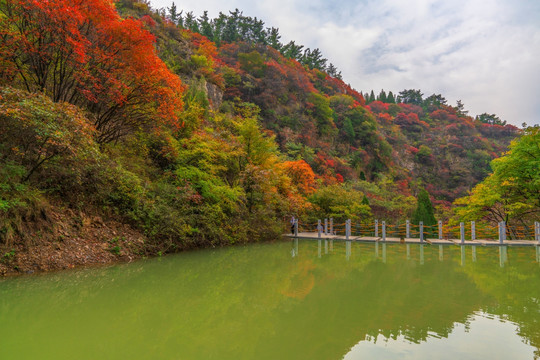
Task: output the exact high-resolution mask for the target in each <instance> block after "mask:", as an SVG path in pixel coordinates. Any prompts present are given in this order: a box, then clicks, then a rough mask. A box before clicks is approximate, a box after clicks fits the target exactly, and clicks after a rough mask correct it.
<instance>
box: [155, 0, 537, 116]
mask: <svg viewBox="0 0 540 360" xmlns="http://www.w3.org/2000/svg"><path fill="white" fill-rule="evenodd" d="M150 2H151V4H152V7H154V8H163V7H169V6H170V5H171V3H172V0H150ZM175 3H176V5H177V7H178V8H179V10H184V12H187V11H193V13H194V14H195V15H197V16H200V15H201V14H202V12H203V11H204V10H208V11H209V15H210V16H211V17H215V16H217V15H218V13H219V12H220V11H222V12H227V11H229V10H234V9H235V8H238V9H240V10H241V11H243V12H244V15H247V16H251V17H257V18H259V19H262V20H263V21H264V22H265V23H266V26H267V27H270V26H273V27H277V28H279V29H280V34H281V36H282V38H281V41H282V42H283V43H286V42H288V41H290V40H295V42H296V43H297V44H302V45H305V46H306V47H310V48H312V49H313V48H320V49H321V51H322V52H323V54H324V57H326V58H327V59H328V60H329V61H330V62H332V63H333V64H334V65H336V66H337V67H338V69H339V70H341V72H342V75H343V79H344V80H345V82H348V83H350V84H351V85H352V86H353V87H354V88H356V89H357V90H361V91H363V92H366V91H368V90H371V89H373V90H375V93H376V94H377V93H378V92H379V91H380V90H381V89H385V90H386V91H387V92H388V91H389V90H391V91H393V92H394V93H398V92H399V91H401V90H403V89H421V90H422V92H423V93H424V95H425V96H426V97H427V96H429V95H431V94H433V93H435V94H442V95H443V96H444V97H445V98H446V99H447V100H448V102H449V104H450V105H455V104H456V101H457V100H458V99H461V100H462V102H463V103H464V105H465V109H466V110H469V114H470V115H473V116H474V115H478V114H481V113H484V112H487V113H490V114H492V113H495V114H497V115H498V116H499V117H500V118H501V119H503V120H506V121H507V122H508V123H511V124H514V125H518V126H521V124H522V123H523V122H526V123H527V124H529V125H532V124H540V100H539V96H540V1H538V0H523V1H522V0H499V1H497V0H451V1H449V0H446V1H432V0H408V1H403V0H376V1H375V0H357V1H354V0H341V1H339V2H338V1H325V0H311V1H302V0H273V1H253V0H249V1H247V0H230V1H223V0H175Z"/></svg>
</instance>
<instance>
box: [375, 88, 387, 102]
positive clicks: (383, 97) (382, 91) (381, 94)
mask: <svg viewBox="0 0 540 360" xmlns="http://www.w3.org/2000/svg"><path fill="white" fill-rule="evenodd" d="M377 100H379V101H381V102H383V103H385V102H387V100H386V92H384V90H381V92H380V93H379V96H377Z"/></svg>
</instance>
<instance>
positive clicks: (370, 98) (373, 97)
mask: <svg viewBox="0 0 540 360" xmlns="http://www.w3.org/2000/svg"><path fill="white" fill-rule="evenodd" d="M374 101H375V93H374V92H373V90H371V93H369V99H368V101H367V103H368V104H369V103H372V102H374Z"/></svg>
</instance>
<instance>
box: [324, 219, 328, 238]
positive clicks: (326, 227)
mask: <svg viewBox="0 0 540 360" xmlns="http://www.w3.org/2000/svg"><path fill="white" fill-rule="evenodd" d="M324 235H328V218H324Z"/></svg>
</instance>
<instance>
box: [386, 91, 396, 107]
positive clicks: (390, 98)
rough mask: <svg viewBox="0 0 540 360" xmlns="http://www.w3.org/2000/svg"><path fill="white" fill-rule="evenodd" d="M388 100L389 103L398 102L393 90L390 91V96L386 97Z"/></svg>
mask: <svg viewBox="0 0 540 360" xmlns="http://www.w3.org/2000/svg"><path fill="white" fill-rule="evenodd" d="M386 102H387V103H389V104H395V103H396V97H395V96H394V94H393V93H392V92H391V91H390V92H389V93H388V96H387V97H386Z"/></svg>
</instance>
